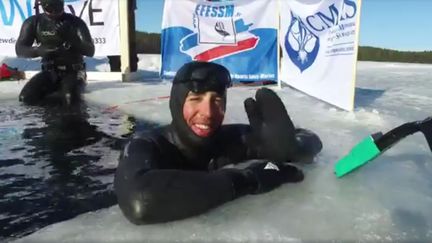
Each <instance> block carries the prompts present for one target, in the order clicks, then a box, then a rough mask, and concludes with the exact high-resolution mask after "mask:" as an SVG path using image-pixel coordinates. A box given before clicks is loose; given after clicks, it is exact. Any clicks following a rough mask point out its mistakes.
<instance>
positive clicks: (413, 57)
mask: <svg viewBox="0 0 432 243" xmlns="http://www.w3.org/2000/svg"><path fill="white" fill-rule="evenodd" d="M358 60H360V61H382V62H409V63H432V51H422V52H414V51H395V50H390V49H382V48H376V47H370V46H360V47H359V52H358Z"/></svg>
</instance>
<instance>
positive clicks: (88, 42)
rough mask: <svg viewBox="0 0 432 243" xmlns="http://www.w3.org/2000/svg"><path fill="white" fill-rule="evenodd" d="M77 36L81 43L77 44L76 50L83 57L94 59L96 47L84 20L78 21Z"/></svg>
mask: <svg viewBox="0 0 432 243" xmlns="http://www.w3.org/2000/svg"><path fill="white" fill-rule="evenodd" d="M77 22H78V23H77V29H76V31H77V35H78V39H79V41H78V42H77V43H75V44H74V45H75V46H74V49H76V50H77V51H79V52H80V54H81V55H85V56H88V57H92V56H93V55H94V54H95V46H94V44H93V40H92V37H91V34H90V30H89V28H88V27H87V24H86V23H85V22H84V21H83V20H82V19H77Z"/></svg>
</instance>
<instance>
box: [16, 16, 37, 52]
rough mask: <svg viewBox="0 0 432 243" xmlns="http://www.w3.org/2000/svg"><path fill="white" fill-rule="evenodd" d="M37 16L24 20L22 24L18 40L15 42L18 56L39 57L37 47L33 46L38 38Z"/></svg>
mask: <svg viewBox="0 0 432 243" xmlns="http://www.w3.org/2000/svg"><path fill="white" fill-rule="evenodd" d="M35 21H36V17H35V16H32V17H30V18H28V19H26V20H25V21H24V23H23V24H22V26H21V31H20V33H19V37H18V40H17V42H16V44H15V52H16V54H17V56H18V57H25V58H33V57H38V56H39V54H38V52H37V48H36V47H33V43H34V41H35V39H36V28H35V26H36V23H35Z"/></svg>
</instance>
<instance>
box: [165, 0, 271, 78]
mask: <svg viewBox="0 0 432 243" xmlns="http://www.w3.org/2000/svg"><path fill="white" fill-rule="evenodd" d="M277 6H278V1H275V0H259V1H250V0H230V1H229V0H225V1H208V0H165V6H164V14H163V22H162V70H161V75H162V78H167V79H170V78H172V77H173V76H174V75H175V73H176V72H177V70H178V69H179V68H180V67H181V66H182V65H183V64H184V63H187V62H190V61H193V60H196V61H211V62H215V63H219V64H222V65H224V66H225V67H227V68H228V69H229V70H230V72H231V75H232V78H233V80H245V81H260V80H274V81H277V80H278V76H277V75H278V55H277V51H278V44H277V27H278V15H277V14H275V13H277Z"/></svg>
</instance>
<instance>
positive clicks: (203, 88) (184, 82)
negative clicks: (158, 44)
mask: <svg viewBox="0 0 432 243" xmlns="http://www.w3.org/2000/svg"><path fill="white" fill-rule="evenodd" d="M229 86H231V75H230V73H229V71H228V69H226V68H225V67H224V66H222V65H219V64H216V63H211V62H189V63H186V64H185V65H183V66H182V67H181V68H180V69H179V70H178V71H177V73H176V75H175V77H174V80H173V85H172V88H171V98H170V111H171V116H172V119H173V120H172V125H173V126H174V128H175V129H176V131H177V134H178V136H179V138H180V139H181V140H182V141H183V143H186V144H188V145H190V146H194V147H200V146H204V145H206V144H209V143H210V142H211V140H212V138H211V137H209V138H202V137H199V136H197V135H195V133H194V132H193V131H192V130H191V129H190V128H189V126H188V125H187V123H186V121H185V119H184V117H183V105H184V103H185V100H186V97H187V95H188V93H189V91H192V92H194V93H204V92H207V91H214V92H217V93H218V94H220V95H221V96H222V97H223V99H224V103H226V90H227V88H228V87H229Z"/></svg>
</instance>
